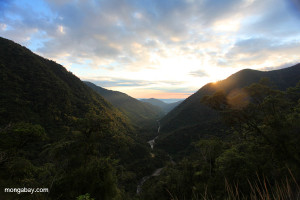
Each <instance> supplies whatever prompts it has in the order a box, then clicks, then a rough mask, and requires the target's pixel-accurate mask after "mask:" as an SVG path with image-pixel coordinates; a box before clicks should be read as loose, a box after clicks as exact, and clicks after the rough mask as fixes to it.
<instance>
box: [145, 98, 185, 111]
mask: <svg viewBox="0 0 300 200" xmlns="http://www.w3.org/2000/svg"><path fill="white" fill-rule="evenodd" d="M140 101H142V102H146V103H150V104H152V105H154V106H157V107H160V108H161V109H162V110H163V111H164V113H165V114H167V113H168V112H170V111H171V110H172V109H174V108H175V107H176V106H178V105H179V104H180V103H181V102H182V101H177V102H174V103H165V102H163V101H161V100H159V99H154V98H150V99H140Z"/></svg>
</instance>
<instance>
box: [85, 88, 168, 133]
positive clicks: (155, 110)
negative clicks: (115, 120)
mask: <svg viewBox="0 0 300 200" xmlns="http://www.w3.org/2000/svg"><path fill="white" fill-rule="evenodd" d="M85 84H86V85H87V86H89V87H90V88H92V89H93V90H94V91H96V92H97V93H99V94H100V95H101V96H102V97H103V98H104V99H106V100H107V101H108V102H110V103H111V104H113V105H114V106H115V107H117V108H119V109H120V110H121V112H122V113H123V114H124V115H126V116H127V117H128V118H129V119H130V121H131V122H132V123H133V124H135V125H136V126H143V125H147V124H153V125H156V120H158V119H160V118H161V117H162V115H163V111H162V110H161V109H160V108H159V107H157V106H153V105H151V104H149V103H145V102H141V101H139V100H137V99H135V98H133V97H131V96H128V95H127V94H125V93H122V92H118V91H112V90H107V89H104V88H102V87H99V86H97V85H95V84H93V83H90V82H85ZM155 128H156V127H155Z"/></svg>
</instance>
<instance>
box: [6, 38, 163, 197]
mask: <svg viewBox="0 0 300 200" xmlns="http://www.w3.org/2000/svg"><path fill="white" fill-rule="evenodd" d="M0 47H1V48H0V154H1V156H0V165H1V171H0V188H1V191H0V199H77V197H79V196H81V195H85V194H87V193H88V194H89V195H91V197H93V198H95V199H116V198H117V197H120V196H124V195H133V196H134V195H135V193H136V183H137V182H138V181H139V180H140V179H141V178H142V176H143V175H144V174H148V173H150V172H152V171H153V170H154V168H155V166H153V164H152V160H153V159H155V158H152V157H151V156H150V153H149V151H150V150H149V147H148V146H146V145H143V143H141V142H139V141H138V139H137V138H136V137H135V134H134V132H132V130H133V129H132V128H131V126H130V125H129V124H128V123H127V121H128V120H127V118H126V117H125V116H124V115H123V114H122V113H121V112H120V111H119V110H118V109H117V108H115V107H113V105H111V104H110V103H109V102H107V101H106V100H104V99H103V98H102V97H101V96H100V95H99V94H98V93H96V92H95V91H93V90H92V89H90V88H89V87H88V86H86V85H85V84H84V83H83V82H82V81H81V80H80V79H79V78H77V77H76V76H74V75H73V74H72V73H71V72H68V71H67V70H66V69H65V68H64V67H63V66H61V65H59V64H57V63H55V62H53V61H50V60H47V59H44V58H42V57H40V56H38V55H36V54H34V53H32V52H31V51H30V50H28V49H26V48H25V47H22V46H21V45H19V44H16V43H14V42H12V41H10V40H7V39H4V38H0ZM145 163H147V165H145ZM156 163H157V162H156ZM158 163H159V162H158ZM119 169H120V170H119ZM83 183H84V184H83ZM25 185H26V187H28V188H29V187H30V188H37V187H44V188H49V190H50V191H49V192H47V193H35V194H29V193H23V194H17V193H5V192H4V189H3V188H6V187H9V188H20V187H24V186H25ZM125 191H126V194H125ZM129 199H131V198H129Z"/></svg>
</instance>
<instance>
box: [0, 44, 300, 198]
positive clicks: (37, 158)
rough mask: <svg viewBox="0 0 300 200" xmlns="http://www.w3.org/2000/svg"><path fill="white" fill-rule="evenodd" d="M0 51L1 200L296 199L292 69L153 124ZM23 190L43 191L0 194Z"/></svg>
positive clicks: (213, 90)
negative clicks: (38, 189) (37, 190)
mask: <svg viewBox="0 0 300 200" xmlns="http://www.w3.org/2000/svg"><path fill="white" fill-rule="evenodd" d="M0 47H1V48H0V74H1V76H0V78H1V79H0V96H1V98H0V168H1V171H0V199H8V200H10V199H22V200H23V199H25V200H26V199H39V200H43V199H48V200H58V199H77V200H92V199H94V200H102V199H104V200H106V199H107V200H109V199H125V200H126V199H136V200H139V199H149V200H152V199H153V200H154V199H194V200H196V199H199V200H200V199H299V198H300V188H299V180H300V167H299V166H300V147H299V144H300V82H299V81H300V77H299V76H300V71H299V70H300V65H299V64H298V65H296V66H293V67H290V68H287V69H283V70H277V71H271V72H259V71H255V70H242V71H241V72H238V73H236V74H234V75H232V76H230V77H229V78H228V79H226V80H224V81H223V82H222V81H221V82H218V83H215V84H212V83H211V84H208V85H206V86H204V87H202V88H201V89H200V90H199V91H198V92H196V93H195V94H194V95H192V96H191V97H189V98H188V99H186V100H185V101H184V102H182V103H181V104H180V105H178V106H177V107H176V108H174V109H173V110H172V111H170V112H169V113H168V114H167V115H166V116H164V117H163V118H162V119H160V118H161V117H162V112H161V110H160V109H159V108H158V107H154V106H152V105H150V104H147V103H143V102H140V101H138V100H136V99H134V98H132V97H130V96H128V95H126V94H124V93H120V92H115V91H108V90H105V89H104V88H100V87H97V86H95V85H93V84H91V83H84V82H82V81H81V80H80V79H79V78H77V77H76V76H74V75H73V74H72V73H71V72H68V71H67V70H66V69H65V68H64V67H63V66H61V65H59V64H57V63H55V62H53V61H51V60H47V59H45V58H42V57H40V56H38V55H36V54H34V53H32V52H31V51H30V50H28V49H26V48H25V47H22V46H21V45H18V44H16V43H14V42H12V41H10V40H7V39H4V38H0ZM264 77H265V78H264ZM137 108H138V109H137ZM136 120H138V121H136ZM157 120H159V121H160V123H158V122H157ZM160 126H161V127H160ZM157 128H161V131H157ZM159 130H160V129H159ZM157 136H158V137H157ZM153 138H157V141H155V142H156V143H155V146H154V149H151V148H150V145H149V144H148V143H147V141H148V140H150V139H153ZM157 169H159V173H158V172H157V173H153V172H154V171H157ZM151 174H155V175H153V176H149V175H151ZM145 177H147V178H145ZM143 180H145V181H143ZM141 182H142V183H143V184H141ZM138 185H139V187H140V190H138V193H137V187H138ZM23 187H27V188H48V189H49V191H48V192H47V193H33V194H30V193H21V194H17V193H5V192H4V188H23Z"/></svg>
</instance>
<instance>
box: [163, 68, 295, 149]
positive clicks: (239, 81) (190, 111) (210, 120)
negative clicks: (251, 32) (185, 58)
mask: <svg viewBox="0 0 300 200" xmlns="http://www.w3.org/2000/svg"><path fill="white" fill-rule="evenodd" d="M263 77H266V78H268V79H269V80H270V82H271V83H272V84H273V85H274V87H276V88H278V89H280V90H284V89H286V88H288V87H292V86H295V85H296V84H297V82H298V81H299V80H300V64H297V65H295V66H292V67H289V68H285V69H280V70H274V71H267V72H264V71H257V70H251V69H244V70H241V71H239V72H237V73H235V74H233V75H231V76H229V77H228V78H227V79H225V80H222V81H219V82H217V83H208V84H206V85H205V86H203V87H202V88H201V89H199V90H198V91H197V92H196V93H195V94H193V95H191V96H190V97H189V98H187V99H186V100H184V101H183V102H182V103H181V104H180V105H178V106H177V107H176V108H174V109H173V110H172V111H171V112H169V113H168V114H167V115H166V116H164V117H163V118H162V119H161V120H160V124H161V132H162V136H161V140H160V144H159V145H160V146H161V147H162V148H165V149H169V150H170V149H172V151H174V152H175V151H181V150H184V149H185V148H187V147H188V145H189V144H190V143H191V142H192V141H193V140H194V139H195V138H199V135H202V136H203V135H205V134H207V135H211V134H220V130H221V129H222V124H221V122H220V121H219V120H218V115H217V113H216V112H215V111H213V110H212V109H210V108H208V107H207V106H205V105H203V104H202V103H201V99H202V98H203V97H204V96H205V95H211V94H213V93H215V92H216V91H218V90H223V91H224V92H226V93H230V92H231V91H233V90H238V89H241V88H243V87H246V86H249V85H250V84H252V83H255V82H258V81H259V80H260V79H261V78H263Z"/></svg>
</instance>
